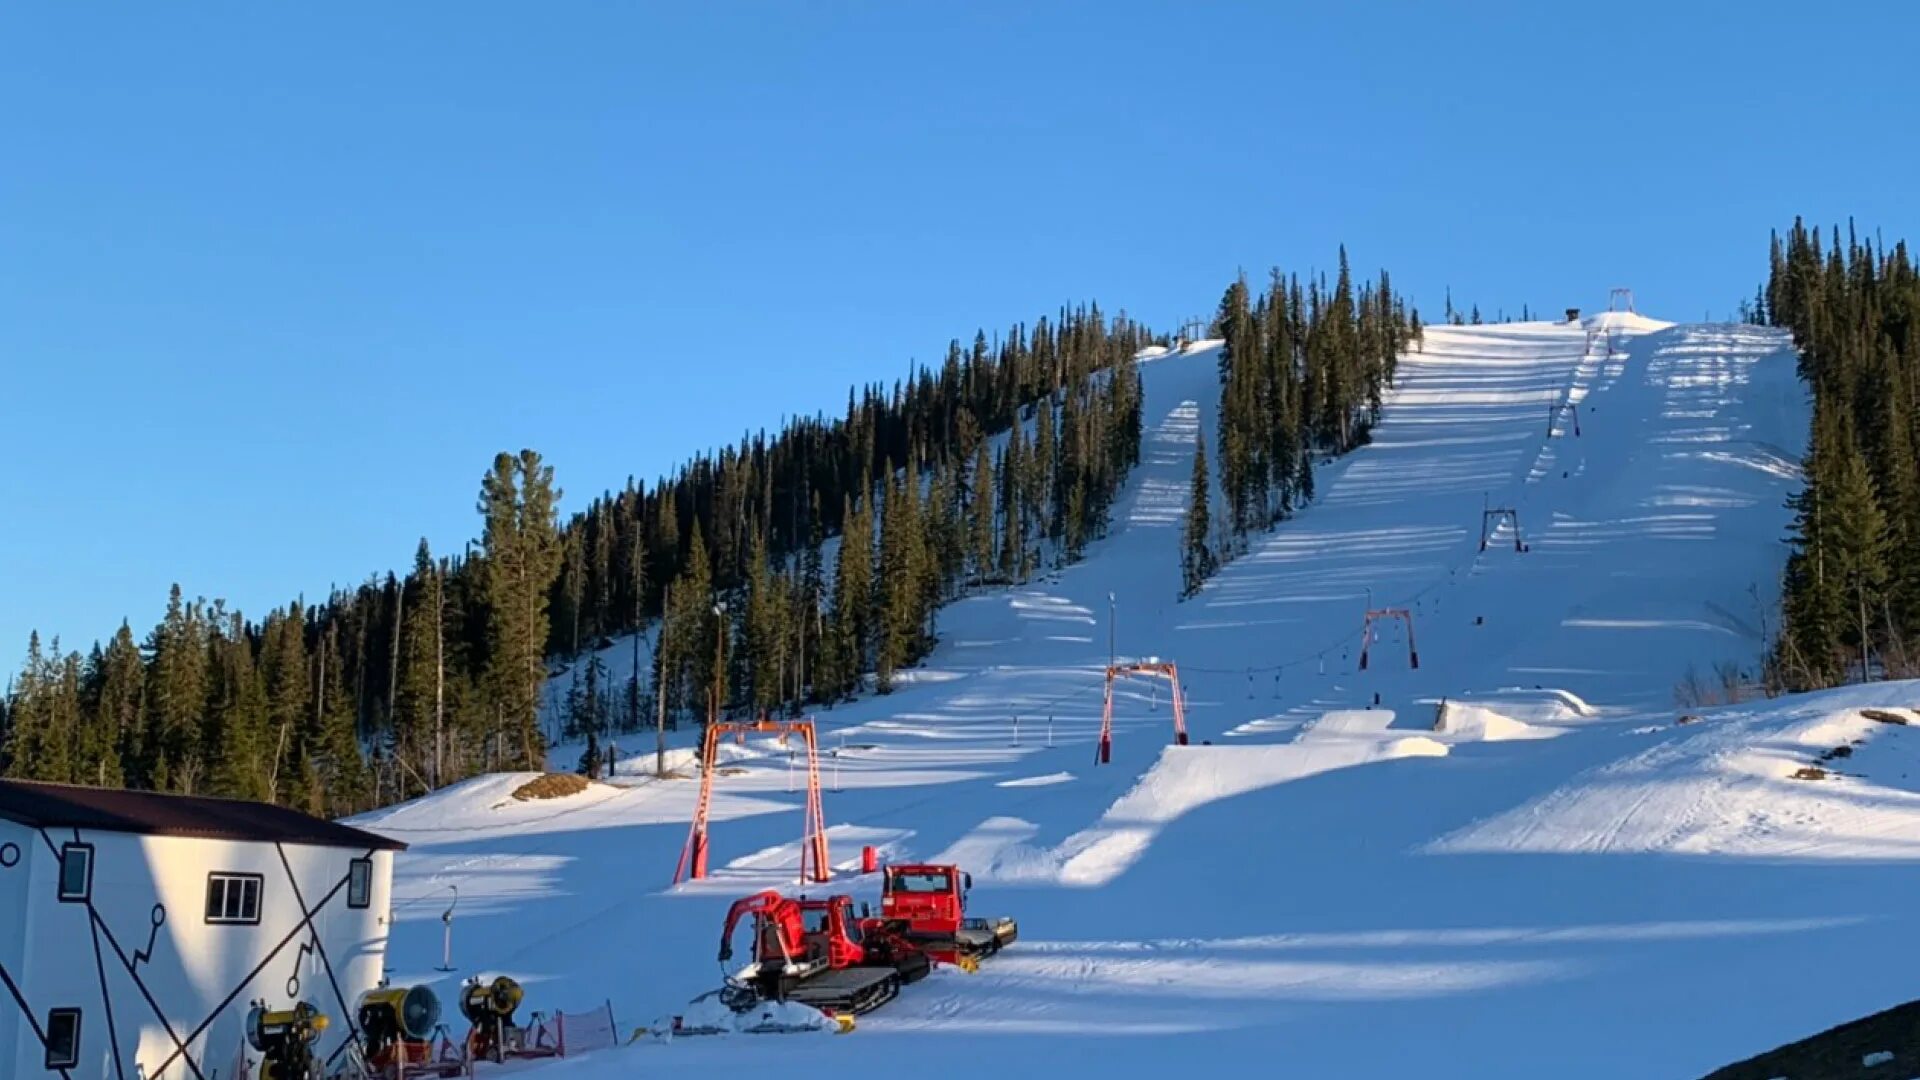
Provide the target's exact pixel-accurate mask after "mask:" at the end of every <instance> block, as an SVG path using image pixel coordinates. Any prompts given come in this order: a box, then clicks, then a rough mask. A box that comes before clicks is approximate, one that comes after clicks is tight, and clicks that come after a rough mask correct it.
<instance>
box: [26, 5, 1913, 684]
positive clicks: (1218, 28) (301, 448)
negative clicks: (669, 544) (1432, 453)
mask: <svg viewBox="0 0 1920 1080" xmlns="http://www.w3.org/2000/svg"><path fill="white" fill-rule="evenodd" d="M1915 8H1916V6H1915V5H1910V4H1894V3H1889V4H1883V5H1874V6H1857V7H1856V6H1851V5H1848V4H1843V3H1824V4H1819V5H1808V4H1804V3H1792V4H1766V3H1760V4H1755V3H1743V4H1739V5H1732V4H1727V5H1708V4H1692V3H1682V2H1673V0H1667V2H1663V3H1658V4H1647V5H1643V4H1637V3H1619V2H1616V3H1611V4H1581V5H1555V4H1535V3H1525V4H1503V5H1493V4H1464V5H1452V4H1432V3H1424V2H1404V3H1392V2H1374V3H1367V4H1341V3H1319V4H1315V5H1312V6H1311V7H1301V6H1296V5H1291V4H1282V3H1277V2H1274V3H1240V4H1234V3H1213V2H1190V0H1168V2H1165V3H1129V2H1120V0H1100V2H1089V3H1067V2H1048V3H1042V4H1033V3H1027V2H1021V3H983V2H969V3H966V4H934V3H893V2H887V3H879V2H875V3H832V4H811V5H800V4H773V3H746V2H741V3H705V2H699V3H695V2H689V3H684V4H678V5H672V6H668V5H657V4H640V3H586V2H582V3H572V4H527V3H511V4H509V3H478V2H473V0H461V2H457V3H455V2H446V3H427V2H417V3H404V4H389V3H338V4H334V3H329V4H306V5H291V4H256V3H234V4H214V3H196V4H133V5H110V6H100V5H87V4H66V3H54V2H38V3H34V2H25V3H16V4H8V5H6V6H5V8H4V9H3V10H0V451H4V453H5V469H4V472H0V670H7V669H11V668H12V667H13V666H14V664H15V663H16V662H17V657H19V656H20V655H22V654H23V653H24V649H25V644H26V636H27V631H28V630H29V628H32V627H38V628H40V629H41V631H42V632H43V633H44V634H47V635H52V634H59V635H61V636H62V637H63V638H64V640H65V643H66V644H67V645H68V646H71V647H79V648H84V647H85V646H86V645H87V644H89V643H90V642H91V641H92V640H93V639H95V638H101V637H105V636H106V635H108V634H110V633H111V632H112V630H113V629H114V628H115V627H116V626H117V625H118V624H119V621H120V619H121V618H122V617H123V616H124V617H127V618H130V619H131V620H132V622H133V625H134V629H135V632H136V633H137V634H142V635H144V633H145V632H146V630H147V629H148V628H150V627H151V625H152V624H153V623H154V621H155V620H156V619H157V618H158V616H159V614H160V611H161V609H162V607H163V604H164V601H165V598H166V590H167V586H168V585H169V583H172V582H176V581H177V582H179V583H180V584H181V585H182V587H183V588H184V589H185V590H186V591H187V593H188V594H189V595H201V596H206V597H209V598H212V597H223V598H226V599H227V600H228V601H229V603H230V604H232V605H238V606H239V607H240V608H241V609H242V610H244V611H247V612H249V613H258V612H261V611H264V610H265V609H266V608H267V607H269V606H271V605H274V604H278V603H282V602H284V601H285V600H287V599H289V598H291V597H292V596H294V595H295V594H297V593H302V592H304V593H306V594H307V595H309V596H314V595H318V594H322V593H324V592H325V591H326V589H327V587H328V585H329V583H331V582H340V583H348V582H353V581H357V580H360V579H363V578H364V577H366V576H367V575H369V574H370V573H373V572H376V571H385V570H387V569H389V568H396V567H401V566H404V565H406V564H407V563H408V562H409V560H410V558H411V555H412V550H413V546H414V544H415V542H416V541H417V540H418V539H419V538H420V537H421V536H423V535H424V536H426V537H428V538H429V539H430V541H431V542H432V543H433V545H434V547H435V548H436V549H437V550H444V549H450V548H457V547H459V546H460V545H461V544H462V543H463V542H464V541H466V540H467V539H469V538H471V537H473V536H475V535H476V534H477V524H478V520H477V517H476V516H475V514H474V510H473V506H474V500H475V496H476V493H477V491H478V487H479V479H480V475H481V473H482V471H483V470H484V469H485V467H486V465H487V463H488V461H489V460H490V458H491V455H492V454H493V453H494V452H495V451H497V450H500V449H517V448H519V447H522V446H532V447H535V448H538V449H539V450H541V451H542V452H543V453H545V454H546V455H547V457H548V459H549V460H550V461H551V462H552V463H553V464H554V465H555V467H556V469H557V471H558V474H559V478H560V482H561V484H562V486H563V487H564V488H565V489H566V490H567V493H568V494H567V499H566V506H567V507H568V508H569V509H575V508H578V507H580V506H581V505H582V504H583V503H584V501H585V498H586V497H588V496H589V495H591V494H593V493H595V492H598V491H600V490H602V489H606V488H612V487H617V486H619V485H620V484H622V483H623V482H624V481H625V479H626V477H627V476H628V475H629V474H635V475H639V476H641V477H646V478H651V477H652V476H654V475H657V474H658V473H659V472H661V471H662V470H665V469H668V468H670V467H671V466H672V465H674V464H675V463H676V462H678V461H679V460H681V459H682V458H683V457H684V456H686V455H687V453H688V452H690V451H692V450H695V449H697V448H701V447H707V446H710V445H712V444H714V443H715V442H717V441H722V440H730V439H733V438H737V437H738V436H739V434H740V433H741V432H743V431H745V430H747V429H750V428H757V427H763V426H765V427H772V426H774V425H776V424H777V423H778V422H779V421H780V419H781V418H782V416H783V415H787V414H791V413H794V412H796V411H801V412H813V411H817V410H820V409H826V410H829V411H836V410H838V409H839V408H840V407H841V406H842V405H843V404H844V402H845V398H846V388H847V386H848V385H849V384H850V383H853V382H857V381H861V380H870V379H892V378H894V377H897V376H899V375H901V374H903V373H904V372H906V371H907V369H908V364H909V361H910V360H911V359H912V358H916V357H917V358H919V359H922V360H927V359H935V358H937V357H938V356H939V355H940V354H941V353H942V352H943V350H944V347H945V344H946V341H947V340H948V338H950V337H953V336H956V335H961V336H971V334H972V331H973V330H974V328H975V327H978V326H981V325H985V326H987V327H988V328H989V329H992V328H996V327H1004V326H1006V325H1008V324H1009V323H1011V322H1012V321H1014V320H1016V319H1031V318H1033V317H1034V316H1036V315H1039V314H1042V313H1046V312H1049V311H1051V310H1053V309H1054V308H1055V307H1056V306H1057V305H1058V304H1059V303H1060V302H1062V301H1068V300H1076V299H1083V298H1096V299H1098V300H1099V301H1100V302H1101V303H1102V304H1103V305H1105V306H1106V307H1107V308H1108V309H1109V310H1113V309H1120V308H1124V309H1126V310H1127V311H1129V312H1131V313H1133V314H1135V315H1137V316H1139V317H1141V318H1144V319H1146V320H1147V321H1148V322H1150V323H1152V324H1153V325H1155V326H1159V327H1171V326H1172V325H1174V324H1175V323H1177V322H1178V320H1180V319H1181V318H1183V317H1185V316H1189V315H1194V314H1199V313H1202V312H1205V311H1208V310H1210V309H1211V307H1212V306H1213V304H1214V303H1215V301H1216V300H1217V299H1218V297H1219V294H1220V292H1221V290H1222V288H1223V287H1224V286H1225V284H1226V283H1227V281H1228V280H1229V279H1230V278H1231V277H1232V275H1233V274H1234V272H1235V270H1236V269H1237V268H1242V267H1244V268H1246V269H1247V270H1248V271H1250V272H1253V273H1256V274H1259V273H1264V271H1265V268H1267V267H1268V266H1270V265H1274V264H1276V263H1277V264H1280V265H1283V266H1285V267H1287V268H1290V269H1299V270H1305V269H1307V268H1310V267H1321V268H1324V267H1326V266H1327V265H1328V264H1329V263H1330V262H1331V260H1332V257H1333V254H1334V248H1335V245H1336V244H1338V243H1341V242H1343V241H1344V242H1345V243H1346V244H1347V245H1348V248H1349V251H1350V252H1351V254H1352V257H1353V260H1354V263H1355V265H1356V267H1357V268H1359V269H1361V270H1363V271H1371V270H1372V269H1375V268H1378V267H1380V266H1386V267H1388V268H1389V269H1390V270H1392V272H1393V273H1394V275H1395V284H1396V286H1398V287H1400V288H1403V289H1406V290H1409V291H1410V292H1411V293H1412V295H1413V297H1414V299H1415V300H1416V302H1418V303H1419V304H1420V307H1421V310H1422V312H1423V313H1426V314H1428V315H1429V316H1436V317H1437V315H1438V313H1439V310H1440V307H1441V301H1442V294H1443V290H1444V289H1445V288H1447V287H1449V286H1451V288H1452V291H1453V295H1454V297H1455V299H1456V300H1457V301H1459V302H1460V303H1461V304H1463V305H1464V304H1466V303H1472V302H1477V303H1478V304H1479V305H1480V306H1481V308H1482V309H1483V310H1484V311H1486V312H1488V313H1489V314H1491V313H1492V312H1493V311H1494V310H1495V309H1499V308H1504V309H1505V310H1507V311H1509V312H1517V311H1518V310H1519V308H1520V307H1521V305H1522V304H1523V303H1524V304H1529V305H1531V306H1532V307H1533V308H1534V310H1536V311H1549V310H1558V309H1559V308H1562V307H1565V306H1568V305H1581V306H1585V307H1588V308H1592V307H1598V306H1604V304H1605V302H1606V298H1607V293H1606V290H1607V288H1608V287H1609V286H1612V285H1616V284H1624V285H1629V286H1631V287H1632V288H1633V289H1634V292H1635V295H1636V297H1637V298H1638V301H1639V306H1640V309H1641V310H1642V311H1645V312H1647V313H1649V314H1655V315H1659V316H1663V317H1667V318H1673V319H1697V318H1700V317H1702V316H1703V315H1705V314H1708V313H1711V314H1712V315H1714V316H1715V317H1721V316H1725V315H1727V314H1729V313H1731V312H1732V311H1733V310H1734V308H1735V305H1736V304H1737V303H1738V302H1739V301H1740V300H1741V299H1742V298H1743V297H1746V296H1749V295H1751V294H1752V292H1753V288H1754V286H1755V285H1756V284H1757V282H1758V280H1759V278H1760V277H1761V276H1762V274H1763V273H1764V271H1765V251H1766V236H1767V230H1768V229H1769V227H1772V226H1775V225H1779V224H1784V223H1785V222H1787V221H1789V220H1791V217H1792V215H1793V214H1795V213H1796V212H1799V213H1805V214H1807V215H1808V216H1809V217H1811V218H1815V219H1817V220H1821V221H1830V220H1835V219H1844V218H1845V217H1846V216H1847V215H1849V214H1851V215H1853V216H1855V217H1856V218H1857V219H1858V220H1859V222H1860V223H1861V225H1862V226H1863V227H1866V228H1869V229H1870V228H1872V227H1873V226H1876V225H1878V226H1883V227H1884V228H1885V230H1886V232H1887V235H1888V236H1889V237H1892V236H1897V235H1906V236H1913V237H1915V238H1917V239H1920V227H1916V226H1917V225H1920V221H1917V220H1916V218H1920V202H1916V200H1915V199H1914V197H1913V194H1914V191H1915V185H1916V177H1920V169H1917V168H1916V165H1920V160H1917V159H1920V141H1916V140H1915V139H1913V138H1912V136H1911V129H1912V126H1913V124H1914V122H1915V120H1914V118H1915V116H1916V109H1915V105H1916V91H1915V83H1914V81H1913V79H1912V76H1911V74H1910V70H1909V68H1908V64H1909V63H1910V61H1911V56H1910V55H1909V54H1910V53H1911V49H1912V46H1913V43H1914V42H1916V41H1920V14H1916V13H1915ZM1563 9H1564V10H1563Z"/></svg>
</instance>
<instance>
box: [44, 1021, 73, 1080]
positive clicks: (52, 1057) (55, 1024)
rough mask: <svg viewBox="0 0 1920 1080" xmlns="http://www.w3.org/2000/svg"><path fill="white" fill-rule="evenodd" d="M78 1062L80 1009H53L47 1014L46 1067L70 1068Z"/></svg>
mask: <svg viewBox="0 0 1920 1080" xmlns="http://www.w3.org/2000/svg"><path fill="white" fill-rule="evenodd" d="M79 1064H80V1010H79V1009H54V1010H53V1011H52V1012H49V1013H48V1014H47V1068H49V1069H71V1068H74V1067H76V1066H78V1065H79Z"/></svg>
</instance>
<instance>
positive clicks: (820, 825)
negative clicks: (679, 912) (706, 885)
mask: <svg viewBox="0 0 1920 1080" xmlns="http://www.w3.org/2000/svg"><path fill="white" fill-rule="evenodd" d="M730 733H731V734H735V735H738V736H740V737H741V738H745V737H746V736H747V735H749V734H755V735H778V736H780V741H781V742H782V743H785V742H786V741H787V740H788V739H789V738H791V737H792V736H794V735H798V736H800V739H801V741H802V742H804V743H805V744H806V748H807V815H806V823H805V824H804V825H803V826H802V827H801V832H800V876H801V877H802V878H803V879H805V880H807V881H831V880H833V869H832V867H830V866H829V865H828V864H827V815H826V812H825V811H824V810H822V809H821V807H820V748H819V745H818V743H817V741H816V740H815V737H814V731H813V721H812V720H770V719H768V718H767V717H765V716H762V717H761V718H760V719H758V720H752V721H729V720H723V721H719V722H716V723H712V724H708V725H707V737H706V742H705V744H704V745H703V747H702V750H701V755H700V761H701V763H702V766H703V767H702V769H701V773H700V801H699V802H698V803H695V804H694V808H693V828H692V829H690V830H689V831H688V832H687V846H686V847H684V848H681V849H680V861H679V862H678V863H677V864H675V866H674V868H673V883H674V884H675V885H678V884H680V882H681V881H682V880H683V875H684V877H685V878H688V879H692V880H695V881H698V880H700V879H702V878H704V877H706V876H707V811H708V810H709V809H710V808H711V807H712V805H713V778H714V777H715V776H716V775H718V774H719V772H720V769H719V762H718V760H717V755H718V753H719V749H720V738H721V736H723V735H727V734H730Z"/></svg>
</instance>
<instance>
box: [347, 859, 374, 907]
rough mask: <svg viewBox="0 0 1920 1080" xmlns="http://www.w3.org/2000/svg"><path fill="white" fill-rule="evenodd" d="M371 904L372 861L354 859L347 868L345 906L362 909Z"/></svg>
mask: <svg viewBox="0 0 1920 1080" xmlns="http://www.w3.org/2000/svg"><path fill="white" fill-rule="evenodd" d="M372 903H373V860H372V859H355V860H353V862H352V863H350V864H348V866H347V906H348V907H350V908H363V907H367V906H369V905H371V904H372Z"/></svg>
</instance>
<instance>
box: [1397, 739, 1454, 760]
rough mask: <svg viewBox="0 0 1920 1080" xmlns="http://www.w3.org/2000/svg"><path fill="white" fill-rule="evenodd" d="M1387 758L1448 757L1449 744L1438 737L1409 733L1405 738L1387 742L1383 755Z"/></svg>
mask: <svg viewBox="0 0 1920 1080" xmlns="http://www.w3.org/2000/svg"><path fill="white" fill-rule="evenodd" d="M1381 756H1382V757H1385V758H1408V757H1446V756H1447V744H1446V743H1443V742H1441V741H1439V740H1438V739H1429V738H1427V737H1426V736H1425V735H1409V736H1407V737H1406V738H1404V739H1395V740H1393V741H1392V742H1390V743H1388V744H1387V749H1386V752H1385V753H1384V754H1382V755H1381Z"/></svg>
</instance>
